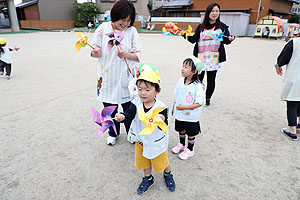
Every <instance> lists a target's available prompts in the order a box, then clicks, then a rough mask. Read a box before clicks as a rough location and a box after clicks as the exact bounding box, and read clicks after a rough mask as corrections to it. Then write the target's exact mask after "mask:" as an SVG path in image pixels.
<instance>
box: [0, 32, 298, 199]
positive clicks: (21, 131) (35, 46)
mask: <svg viewBox="0 0 300 200" xmlns="http://www.w3.org/2000/svg"><path fill="white" fill-rule="evenodd" d="M1 37H4V38H5V39H6V40H7V41H8V46H14V45H17V46H20V47H21V49H20V52H13V53H12V55H13V70H12V78H11V80H9V81H7V80H6V79H5V77H0V95H1V97H0V144H1V145H0V199H20V200H26V199H172V200H174V199H300V181H299V177H300V159H299V153H300V145H299V141H291V140H290V139H289V138H287V137H285V136H284V135H283V134H282V133H280V128H282V127H285V126H286V125H287V121H286V114H285V113H286V107H285V103H284V102H281V101H280V99H279V93H280V87H281V80H282V78H281V77H279V76H277V75H276V73H275V69H274V67H273V65H274V63H275V62H276V58H277V56H278V54H279V52H280V51H281V49H282V48H283V46H284V45H285V42H284V41H274V40H259V39H251V38H238V39H237V40H236V41H234V43H233V44H231V45H230V46H226V50H227V59H228V61H227V62H226V63H224V64H223V66H222V69H221V70H220V71H219V72H218V74H217V87H216V91H215V93H214V96H213V98H212V102H211V106H209V107H205V108H204V109H203V113H202V116H201V127H202V134H200V135H199V136H198V137H197V138H196V144H195V152H196V154H195V156H194V157H192V158H190V159H189V160H187V161H182V160H179V159H178V157H177V156H176V155H174V154H172V153H170V154H169V159H170V162H171V167H172V171H173V173H174V177H175V181H176V184H177V188H176V191H175V192H173V193H171V192H169V191H168V190H167V188H166V186H165V183H164V180H163V177H162V174H154V177H155V184H154V185H153V187H152V188H151V189H149V191H148V192H147V193H146V194H145V195H144V196H143V197H140V196H139V195H137V193H136V189H137V187H138V185H139V183H140V181H141V178H142V175H143V173H142V171H139V170H137V169H135V167H134V165H133V161H134V147H133V145H132V144H130V143H128V142H127V141H126V137H125V135H126V134H125V133H124V128H123V126H122V132H121V136H120V138H119V140H118V142H117V144H116V145H115V146H113V147H112V146H108V145H106V144H105V142H106V136H107V133H105V134H104V135H100V136H97V135H96V132H97V130H98V127H97V125H96V124H95V123H93V121H92V120H91V106H93V107H95V108H97V109H98V110H101V108H102V105H101V104H100V102H98V101H97V99H96V60H95V59H92V58H90V57H89V52H90V51H89V49H82V50H81V51H80V52H79V54H77V53H76V51H75V46H74V45H75V41H76V40H77V37H76V35H75V33H65V32H61V33H59V32H57V33H47V32H40V33H30V34H7V35H1ZM140 37H141V40H142V43H143V61H147V62H149V63H151V64H153V65H154V66H157V67H158V68H159V70H160V74H161V77H162V92H161V94H160V95H159V98H160V99H161V100H162V101H164V102H165V103H166V104H167V105H169V106H172V101H173V98H174V95H173V90H174V88H175V85H176V83H177V80H178V78H180V67H181V63H182V61H183V60H184V58H185V57H187V56H189V55H190V54H191V53H192V49H193V45H191V44H189V43H188V42H186V41H185V40H184V39H182V38H179V37H164V36H161V35H150V34H141V35H140ZM205 82H206V80H205ZM169 129H170V132H169V134H170V140H169V150H170V149H171V148H172V147H173V146H174V145H176V144H177V142H178V136H177V133H176V132H175V130H174V119H173V118H172V117H170V126H169Z"/></svg>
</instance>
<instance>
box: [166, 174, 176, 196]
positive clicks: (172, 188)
mask: <svg viewBox="0 0 300 200" xmlns="http://www.w3.org/2000/svg"><path fill="white" fill-rule="evenodd" d="M164 178H165V182H166V186H167V188H168V189H169V190H170V191H171V192H174V191H175V181H174V179H173V174H165V173H164Z"/></svg>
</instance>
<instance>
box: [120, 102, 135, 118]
mask: <svg viewBox="0 0 300 200" xmlns="http://www.w3.org/2000/svg"><path fill="white" fill-rule="evenodd" d="M121 114H123V115H124V116H125V119H124V121H122V123H124V122H131V121H132V120H133V119H134V118H135V115H136V106H135V105H134V104H133V103H131V104H130V106H129V108H128V109H127V110H126V111H125V113H122V112H121Z"/></svg>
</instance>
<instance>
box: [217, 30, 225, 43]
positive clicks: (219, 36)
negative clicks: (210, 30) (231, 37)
mask: <svg viewBox="0 0 300 200" xmlns="http://www.w3.org/2000/svg"><path fill="white" fill-rule="evenodd" d="M223 36H224V32H221V33H219V34H217V35H216V40H219V41H223Z"/></svg>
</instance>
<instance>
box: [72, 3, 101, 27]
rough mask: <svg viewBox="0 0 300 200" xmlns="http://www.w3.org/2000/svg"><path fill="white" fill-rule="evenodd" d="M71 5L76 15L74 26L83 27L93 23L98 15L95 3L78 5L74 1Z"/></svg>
mask: <svg viewBox="0 0 300 200" xmlns="http://www.w3.org/2000/svg"><path fill="white" fill-rule="evenodd" d="M73 5H74V7H73V10H74V12H75V15H76V21H75V26H80V25H81V24H82V25H83V26H84V24H86V23H88V22H89V21H93V20H94V19H95V18H96V16H97V15H98V14H100V10H99V8H97V6H96V3H94V2H92V0H89V1H88V2H84V3H78V2H77V1H76V0H75V2H74V4H73Z"/></svg>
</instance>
